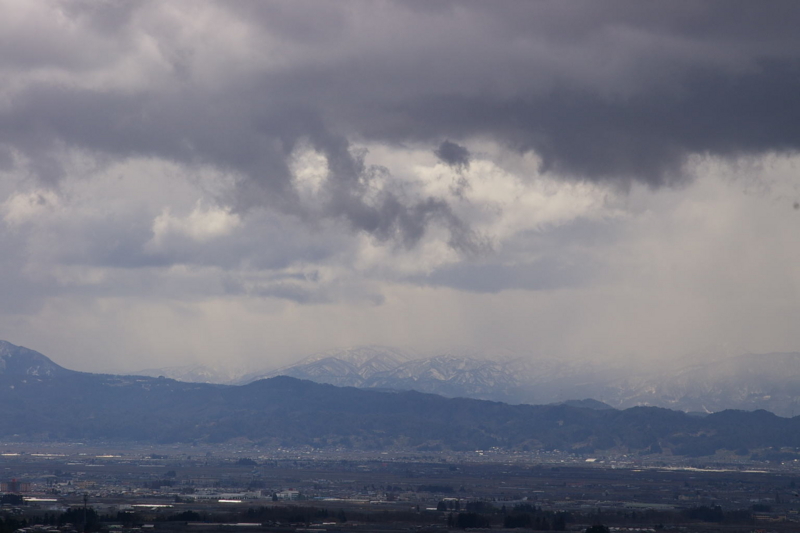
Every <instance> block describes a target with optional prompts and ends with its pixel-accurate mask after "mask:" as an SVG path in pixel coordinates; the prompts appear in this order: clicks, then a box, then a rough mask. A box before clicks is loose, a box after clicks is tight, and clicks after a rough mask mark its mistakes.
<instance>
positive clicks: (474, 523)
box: [447, 513, 491, 529]
mask: <svg viewBox="0 0 800 533" xmlns="http://www.w3.org/2000/svg"><path fill="white" fill-rule="evenodd" d="M490 526H491V522H490V520H489V518H488V517H486V516H484V515H482V514H479V513H458V514H456V515H453V513H450V514H449V515H447V527H450V528H453V527H457V528H459V529H467V528H476V527H477V528H488V527H490Z"/></svg>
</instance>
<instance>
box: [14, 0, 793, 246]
mask: <svg viewBox="0 0 800 533" xmlns="http://www.w3.org/2000/svg"><path fill="white" fill-rule="evenodd" d="M177 5H178V6H180V8H181V9H184V8H186V9H187V13H186V16H191V15H190V13H189V11H188V8H189V6H190V4H189V3H186V4H180V3H179V4H177ZM205 5H206V6H215V8H216V9H219V10H223V11H227V12H228V15H229V16H230V17H231V18H232V19H233V20H237V23H238V24H242V25H245V26H247V27H249V28H250V30H252V31H253V32H254V35H257V34H260V33H263V34H264V35H265V36H268V37H269V38H270V39H272V40H274V42H277V43H280V47H281V48H280V49H281V50H285V55H286V58H287V59H286V62H285V64H283V65H282V66H281V68H267V69H261V70H260V69H259V68H254V69H252V70H238V71H237V70H233V71H230V72H228V71H224V69H222V70H221V71H220V73H219V76H229V78H227V79H226V78H223V77H220V78H219V79H218V81H217V83H216V84H214V85H210V86H209V85H207V84H205V85H204V84H203V83H202V82H200V81H196V80H199V79H200V77H202V75H204V74H203V73H204V69H207V68H210V67H209V65H210V64H211V63H210V62H212V61H214V60H215V58H213V57H212V56H211V55H210V52H209V51H208V50H207V49H204V48H203V47H202V44H203V43H202V42H199V41H191V40H188V41H186V42H180V41H179V40H178V39H177V38H176V37H175V36H174V35H173V34H172V32H171V26H169V24H168V23H163V24H162V23H161V21H159V20H157V17H158V16H159V15H160V12H159V11H158V6H157V4H148V3H142V4H125V5H124V6H120V7H119V8H114V9H111V8H105V7H104V8H100V7H92V6H91V5H89V4H80V5H76V6H77V7H74V8H71V9H68V10H65V11H64V14H65V15H66V16H72V17H73V19H74V22H75V23H76V24H77V25H78V26H79V27H80V28H81V29H82V31H83V33H84V35H83V36H81V35H71V38H72V42H71V44H72V45H73V46H75V47H80V46H84V47H85V46H86V43H97V42H105V43H108V44H109V45H112V44H113V46H109V47H108V50H105V51H104V55H103V57H102V58H100V57H96V58H94V59H92V60H88V59H87V61H86V62H85V64H81V65H79V66H76V65H75V64H74V62H73V61H72V60H71V58H70V57H69V56H65V55H64V54H63V49H64V48H63V46H61V47H59V46H55V45H54V46H50V47H49V48H48V47H47V46H44V47H43V48H42V49H41V50H39V51H38V52H37V54H36V55H35V56H31V55H30V54H28V53H26V52H25V50H26V48H25V47H23V48H22V49H20V48H19V47H8V48H7V49H8V50H10V52H9V54H6V56H11V59H14V61H13V62H11V63H10V64H11V65H12V66H11V67H8V68H7V69H6V76H8V75H9V74H10V75H11V76H15V75H23V74H25V73H27V72H32V71H33V70H32V69H35V68H39V67H40V66H41V65H47V66H49V67H51V68H60V69H63V70H65V71H67V72H72V73H73V74H80V73H84V72H85V73H87V74H88V71H89V70H91V69H92V68H95V69H97V68H101V67H102V66H104V65H109V64H116V63H119V62H120V61H122V60H123V59H125V58H126V57H127V54H128V53H129V52H130V50H128V49H127V48H125V47H126V46H127V47H132V46H133V43H134V42H135V39H134V38H133V37H131V36H133V35H137V34H138V33H142V32H144V33H147V34H149V35H151V36H152V38H153V39H154V40H155V42H156V43H157V46H158V51H159V52H160V53H161V54H162V58H163V59H164V60H165V61H166V62H167V64H169V65H171V68H172V71H171V73H167V74H166V75H162V76H161V77H156V78H154V79H153V81H152V83H150V84H149V85H148V86H147V88H146V89H145V90H133V91H131V90H123V89H120V88H117V89H114V88H111V89H102V88H93V89H88V88H79V87H78V86H74V85H70V84H64V83H59V82H56V81H47V80H46V79H43V80H39V81H32V82H30V83H29V84H28V85H27V86H26V87H25V90H24V91H21V92H16V93H13V92H12V93H11V94H10V96H9V97H8V98H9V104H10V105H7V106H4V108H3V111H2V112H0V141H2V142H3V143H4V144H6V145H7V146H10V147H12V148H14V149H16V150H18V151H20V152H21V153H22V154H24V155H26V156H27V157H28V159H29V160H30V161H31V164H32V169H33V170H34V171H35V172H36V173H37V174H38V175H39V176H40V177H41V178H42V179H43V180H45V181H50V182H57V180H58V179H59V177H60V175H61V170H60V165H59V153H60V152H59V151H60V150H62V149H63V148H64V147H79V148H82V149H85V150H89V151H92V152H94V153H96V154H98V155H108V156H111V157H125V156H130V155H144V156H153V157H163V158H166V159H170V160H175V161H182V162H191V163H205V164H211V165H214V166H216V167H218V168H221V169H231V170H235V171H237V172H240V173H241V174H242V175H243V176H246V179H244V180H242V182H241V184H240V185H241V189H240V194H239V195H238V197H237V205H239V206H240V207H241V208H248V207H252V206H253V205H269V206H271V207H276V206H277V207H279V208H281V209H284V210H286V211H289V212H297V213H299V214H301V215H303V216H306V217H310V216H312V215H311V214H310V213H308V212H304V208H303V206H302V205H300V202H299V201H298V199H297V198H296V197H295V195H294V193H293V190H292V186H291V183H290V176H289V172H288V170H287V166H286V158H287V156H288V155H289V154H290V153H291V151H292V149H293V148H294V147H295V146H296V144H297V142H298V141H299V140H300V139H303V138H311V139H312V141H313V142H314V143H315V144H316V145H317V146H318V147H320V148H321V149H323V150H324V151H325V153H326V155H327V156H328V157H329V158H330V159H331V161H332V167H333V168H334V176H335V181H336V183H335V185H334V186H332V188H331V189H332V193H333V194H332V200H331V204H330V205H328V206H327V208H326V209H325V210H324V212H325V214H327V215H329V216H335V217H336V216H342V217H344V218H345V219H347V220H348V221H349V222H350V223H351V224H352V226H353V227H354V228H357V229H359V230H363V231H369V232H372V233H373V234H374V235H376V236H377V237H378V238H381V239H385V238H387V236H388V235H389V234H390V233H392V232H396V233H397V234H398V235H399V237H400V239H401V240H402V241H403V242H406V243H408V242H413V241H414V239H416V238H418V236H419V234H420V231H421V229H422V228H421V227H420V226H419V223H418V222H414V223H412V219H413V220H414V221H419V220H422V221H425V220H430V219H440V220H445V221H448V222H447V223H448V224H451V225H452V224H454V225H456V226H458V225H459V223H457V222H453V219H452V215H448V214H447V209H446V207H444V206H442V205H440V204H437V203H436V202H431V201H429V200H427V199H421V200H419V201H416V200H414V201H412V200H409V199H403V200H401V199H399V198H398V197H397V196H396V195H392V194H389V195H387V196H386V198H384V199H383V200H382V202H383V204H379V205H375V206H367V205H366V204H364V203H363V202H362V201H361V200H360V198H361V197H362V196H361V189H360V185H359V183H360V180H361V178H363V175H364V172H367V171H368V170H369V169H365V168H363V166H360V164H359V162H358V161H357V158H353V157H351V156H348V155H347V154H348V148H349V144H350V143H351V142H352V141H359V140H366V141H378V142H393V143H409V142H419V143H429V142H431V141H434V140H435V139H441V138H443V137H444V138H448V139H454V140H453V141H446V143H445V144H442V145H440V147H439V150H437V154H438V155H439V157H441V158H442V159H443V160H445V161H447V162H448V163H450V164H452V162H455V163H456V164H463V163H464V161H465V160H466V159H465V157H466V156H465V154H464V153H463V152H461V151H459V150H455V149H456V148H457V147H459V146H458V145H457V144H456V140H458V139H465V138H467V137H470V136H483V137H490V138H494V139H496V140H499V141H501V142H503V143H505V144H506V145H507V146H509V147H512V148H514V149H517V150H520V151H528V150H533V151H535V152H537V153H538V154H539V155H540V156H541V157H542V160H543V164H544V168H545V169H546V170H552V171H554V172H557V173H563V174H570V175H574V176H577V177H582V178H591V179H607V180H618V179H619V180H623V181H625V182H628V181H630V180H640V181H644V182H646V183H649V184H651V185H653V186H660V185H664V184H668V183H671V182H674V181H676V180H680V179H682V178H683V177H684V172H683V169H682V166H683V164H684V163H685V161H686V159H687V157H689V156H691V155H693V154H714V155H721V156H740V155H748V154H759V153H764V152H770V151H794V150H797V148H798V143H800V141H799V140H798V139H800V131H798V129H800V120H798V118H800V117H798V114H799V113H800V107H798V106H797V105H795V98H796V94H797V93H798V89H800V81H798V77H797V75H796V72H797V70H796V69H797V68H798V66H799V65H800V52H798V50H800V37H798V35H797V32H796V31H795V28H796V26H795V24H794V22H796V21H797V20H800V6H798V5H797V4H796V3H793V2H768V3H765V4H762V5H760V6H759V9H758V10H754V9H752V5H751V4H749V3H744V2H723V3H719V2H706V3H703V5H701V6H699V5H697V4H696V3H693V2H671V3H669V4H659V5H648V6H642V5H640V4H637V3H635V2H610V3H607V4H605V5H603V6H602V9H601V8H600V6H597V5H596V4H593V3H590V2H586V3H570V4H541V3H530V2H504V3H503V4H501V5H496V4H486V3H481V2H458V3H455V2H453V3H450V2H442V3H437V4H436V5H435V6H430V5H427V4H426V3H414V2H411V3H405V2H402V3H400V2H398V3H395V2H384V3H380V4H376V5H375V6H370V7H369V8H364V9H363V10H360V12H359V16H358V17H355V16H354V13H353V12H352V11H351V10H350V6H348V5H344V4H340V5H336V6H326V7H325V8H324V13H323V14H321V13H320V11H322V10H323V8H321V7H320V6H319V4H317V3H306V2H293V3H292V4H291V5H286V4H283V3H272V2H266V3H258V4H249V3H219V4H205ZM154 19H155V20H154ZM395 21H396V22H395ZM405 24H415V25H416V26H417V27H418V28H419V29H410V28H405V29H404V25H405ZM393 25H394V26H398V25H399V27H396V28H395V27H394V26H393ZM433 28H437V29H438V30H439V31H438V32H431V31H430V30H432V29H433ZM406 29H410V31H406ZM401 30H402V31H401ZM219 31H220V32H224V31H225V29H224V28H220V29H219ZM426 32H427V33H426ZM51 39H52V40H51V41H49V42H56V43H57V42H60V41H59V40H58V36H57V35H56V36H54V37H52V38H51ZM82 39H83V41H82ZM366 42H370V43H371V46H366V45H365V43H366ZM258 43H259V41H258V39H257V38H255V37H253V41H252V42H251V43H249V44H251V45H257V44H258ZM15 50H16V52H15ZM225 52H226V51H225V50H221V51H220V53H222V54H224V53H225ZM272 53H274V52H272V51H270V50H267V49H265V51H264V54H265V56H264V57H268V56H269V54H272ZM256 57H257V55H256ZM318 58H319V59H318ZM215 68H222V67H219V66H217V67H215ZM9 69H10V70H9ZM434 142H435V141H434ZM448 143H449V144H448ZM384 216H387V217H388V218H386V219H383V217H384ZM460 224H463V223H460ZM456 240H457V239H456Z"/></svg>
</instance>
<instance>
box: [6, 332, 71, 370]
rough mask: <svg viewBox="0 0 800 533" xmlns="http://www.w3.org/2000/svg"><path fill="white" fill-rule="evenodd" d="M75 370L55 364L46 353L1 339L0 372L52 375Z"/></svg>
mask: <svg viewBox="0 0 800 533" xmlns="http://www.w3.org/2000/svg"><path fill="white" fill-rule="evenodd" d="M69 372H73V370H67V369H66V368H64V367H62V366H59V365H57V364H55V363H54V362H53V361H51V360H50V358H48V357H47V356H45V355H42V354H40V353H39V352H36V351H34V350H30V349H28V348H25V347H23V346H17V345H15V344H11V343H10V342H8V341H4V340H0V374H2V375H16V376H20V375H24V376H41V377H45V376H47V377H52V376H58V375H62V374H66V373H69Z"/></svg>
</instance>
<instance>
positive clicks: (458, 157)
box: [433, 140, 470, 169]
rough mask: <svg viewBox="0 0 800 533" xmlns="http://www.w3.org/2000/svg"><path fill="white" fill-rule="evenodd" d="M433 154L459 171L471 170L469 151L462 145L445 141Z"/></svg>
mask: <svg viewBox="0 0 800 533" xmlns="http://www.w3.org/2000/svg"><path fill="white" fill-rule="evenodd" d="M433 153H434V154H435V155H436V157H438V158H439V159H441V160H442V161H443V162H445V163H446V164H448V165H450V166H451V167H454V168H457V169H467V168H469V159H470V153H469V150H467V149H466V148H465V147H464V146H461V145H460V144H456V143H454V142H451V141H448V140H444V141H442V144H440V145H439V148H437V149H436V150H434V151H433Z"/></svg>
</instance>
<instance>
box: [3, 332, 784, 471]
mask: <svg viewBox="0 0 800 533" xmlns="http://www.w3.org/2000/svg"><path fill="white" fill-rule="evenodd" d="M11 346H13V345H11ZM0 358H2V359H3V362H4V364H5V366H4V368H3V369H0V438H3V439H11V438H13V439H14V440H70V441H77V440H80V441H85V440H113V441H137V442H224V441H228V440H230V439H247V440H250V441H253V442H258V443H262V444H273V445H286V446H292V445H294V446H297V445H310V446H315V447H320V448H322V447H335V446H345V447H352V448H360V449H388V448H403V449H421V450H436V449H444V450H447V449H452V450H475V449H487V448H491V447H494V446H497V447H502V448H507V449H559V450H573V451H576V452H580V453H587V454H588V453H596V452H599V451H602V450H611V449H613V450H616V451H635V452H644V453H655V452H667V453H674V454H687V455H705V454H711V453H714V451H715V450H718V449H727V450H732V451H736V452H738V453H740V454H742V455H744V454H749V453H753V452H756V451H757V450H761V449H764V448H768V447H800V417H797V418H793V419H789V418H780V417H778V416H775V415H773V414H771V413H768V412H766V411H755V412H744V411H723V412H720V413H716V414H711V415H708V416H705V417H695V416H691V415H688V414H685V413H682V412H678V411H670V410H667V409H661V408H653V407H635V408H631V409H626V410H615V409H602V410H600V409H590V408H583V407H575V406H572V405H547V406H531V405H508V404H504V403H499V402H490V401H483V400H470V399H463V398H455V399H449V398H443V397H441V396H436V395H433V394H424V393H419V392H413V391H404V392H387V391H377V390H364V389H356V388H351V387H336V386H333V385H324V384H317V383H313V382H310V381H304V380H298V379H294V378H289V377H275V378H271V379H265V380H259V381H256V382H253V383H250V384H248V385H243V386H230V385H210V384H199V383H182V382H178V381H174V380H171V379H165V378H149V377H141V376H113V375H102V374H90V373H82V372H74V371H69V370H66V369H63V368H61V367H58V365H55V364H54V363H52V362H49V360H47V358H45V357H44V356H43V355H41V354H37V353H36V352H30V351H27V352H13V350H11V351H9V349H8V347H7V346H6V351H5V352H4V353H3V354H0ZM26 358H29V362H32V363H35V365H37V366H36V368H38V369H39V370H37V371H36V372H33V371H27V370H26V367H25V361H26ZM42 358H44V359H42ZM48 362H49V363H51V364H53V366H52V367H50V366H49V364H48ZM41 369H51V370H52V371H49V372H44V371H42V370H41Z"/></svg>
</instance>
